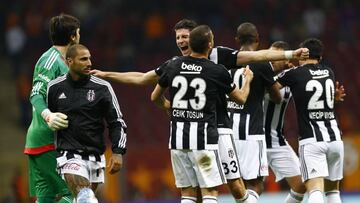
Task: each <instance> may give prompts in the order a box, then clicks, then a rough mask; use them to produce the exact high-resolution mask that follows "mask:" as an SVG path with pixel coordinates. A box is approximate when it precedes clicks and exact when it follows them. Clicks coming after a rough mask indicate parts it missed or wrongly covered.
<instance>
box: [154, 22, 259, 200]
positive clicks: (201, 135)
mask: <svg viewBox="0 0 360 203" xmlns="http://www.w3.org/2000/svg"><path fill="white" fill-rule="evenodd" d="M213 44H214V41H213V34H212V31H211V30H210V28H209V27H208V26H206V25H202V26H199V27H196V28H195V29H194V30H192V31H191V33H190V47H191V50H192V52H191V53H190V56H184V57H179V58H177V59H175V60H172V61H170V62H169V63H168V64H167V65H166V66H167V67H166V68H165V69H164V73H163V74H162V76H161V78H160V80H159V83H158V85H157V86H156V87H155V89H154V91H153V92H152V94H151V100H152V101H154V102H155V103H156V104H157V105H158V106H160V107H162V108H164V109H171V111H170V112H171V113H170V114H171V133H170V141H169V148H170V149H171V161H172V166H173V172H174V176H175V180H176V186H177V187H178V188H180V189H181V195H182V200H181V202H182V203H193V202H196V187H197V186H199V187H200V188H201V193H202V199H203V201H202V202H204V203H211V202H212V203H215V202H217V189H216V186H218V185H221V184H223V183H225V182H226V180H225V177H224V174H223V168H222V167H221V163H220V157H219V154H218V138H219V134H218V128H217V126H218V125H217V119H216V116H217V111H216V109H217V99H218V95H219V94H221V95H225V94H228V95H229V96H230V97H231V98H233V99H234V100H235V101H237V102H239V103H240V104H243V103H245V101H246V98H247V95H248V94H249V84H250V81H251V79H252V74H251V71H249V69H247V70H246V71H245V72H244V74H245V76H244V77H245V78H244V86H243V87H242V89H241V90H239V89H238V88H236V87H235V86H233V84H232V81H231V78H230V75H229V73H228V72H227V70H226V69H225V68H224V66H222V65H216V64H215V63H213V62H211V61H209V60H208V59H207V58H208V54H209V51H210V50H211V48H212V47H213ZM166 88H169V92H170V101H171V102H169V101H168V100H166V99H165V98H164V97H163V94H164V92H165V90H166Z"/></svg>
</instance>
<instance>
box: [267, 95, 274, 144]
mask: <svg viewBox="0 0 360 203" xmlns="http://www.w3.org/2000/svg"><path fill="white" fill-rule="evenodd" d="M274 110H275V104H274V103H273V102H271V101H269V102H268V105H267V109H266V117H265V135H266V136H265V137H266V146H267V148H272V142H271V140H272V139H271V122H272V117H273V115H274Z"/></svg>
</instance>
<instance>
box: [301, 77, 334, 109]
mask: <svg viewBox="0 0 360 203" xmlns="http://www.w3.org/2000/svg"><path fill="white" fill-rule="evenodd" d="M314 89H315V92H314V94H313V95H312V96H311V98H310V100H309V103H308V109H309V110H316V109H324V101H323V100H321V99H320V97H321V96H322V95H323V92H324V88H323V85H322V84H321V83H320V82H319V81H317V80H310V81H309V82H307V83H306V87H305V90H306V91H308V92H311V91H314ZM334 93H335V88H334V82H333V81H332V80H331V79H327V80H326V81H325V98H326V104H327V106H328V107H329V108H330V109H332V108H334Z"/></svg>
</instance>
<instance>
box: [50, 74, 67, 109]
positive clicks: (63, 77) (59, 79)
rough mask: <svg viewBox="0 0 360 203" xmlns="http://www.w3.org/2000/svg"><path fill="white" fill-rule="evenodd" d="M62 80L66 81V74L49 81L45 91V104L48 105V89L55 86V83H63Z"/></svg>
mask: <svg viewBox="0 0 360 203" xmlns="http://www.w3.org/2000/svg"><path fill="white" fill-rule="evenodd" d="M64 80H66V74H65V75H63V76H60V77H57V78H56V79H54V80H51V81H50V82H49V83H48V85H47V89H46V103H48V95H49V89H50V87H51V86H53V85H55V84H57V83H59V82H62V81H64Z"/></svg>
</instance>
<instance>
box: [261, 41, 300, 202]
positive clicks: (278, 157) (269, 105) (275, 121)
mask: <svg viewBox="0 0 360 203" xmlns="http://www.w3.org/2000/svg"><path fill="white" fill-rule="evenodd" d="M270 49H274V50H288V49H289V44H288V43H286V42H283V41H277V42H274V43H273V44H272V45H271V47H270ZM271 64H272V66H273V68H274V69H275V70H277V71H276V72H275V74H276V75H278V74H281V73H282V70H284V69H286V68H288V67H292V66H293V65H292V64H291V63H290V61H289V60H282V61H273V62H271ZM275 77H276V76H275ZM280 95H281V102H280V103H279V104H276V103H274V102H273V101H271V99H270V96H269V94H268V93H267V94H266V95H265V97H264V127H265V138H266V147H267V159H268V163H269V166H270V168H271V169H272V171H273V172H274V174H275V177H276V182H278V181H280V180H282V179H284V178H285V180H286V181H287V183H288V184H289V186H290V188H291V189H290V193H289V194H288V195H287V197H286V199H285V200H284V203H300V202H301V201H302V199H303V198H304V193H305V192H306V188H305V185H304V184H303V183H302V181H301V173H300V162H299V158H298V157H297V155H296V154H295V152H294V150H293V149H292V148H291V146H290V145H289V144H288V142H287V141H286V139H285V137H284V134H283V132H284V116H285V112H286V109H287V106H288V103H289V101H290V99H291V97H292V95H291V91H290V88H289V87H284V88H282V89H280Z"/></svg>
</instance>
